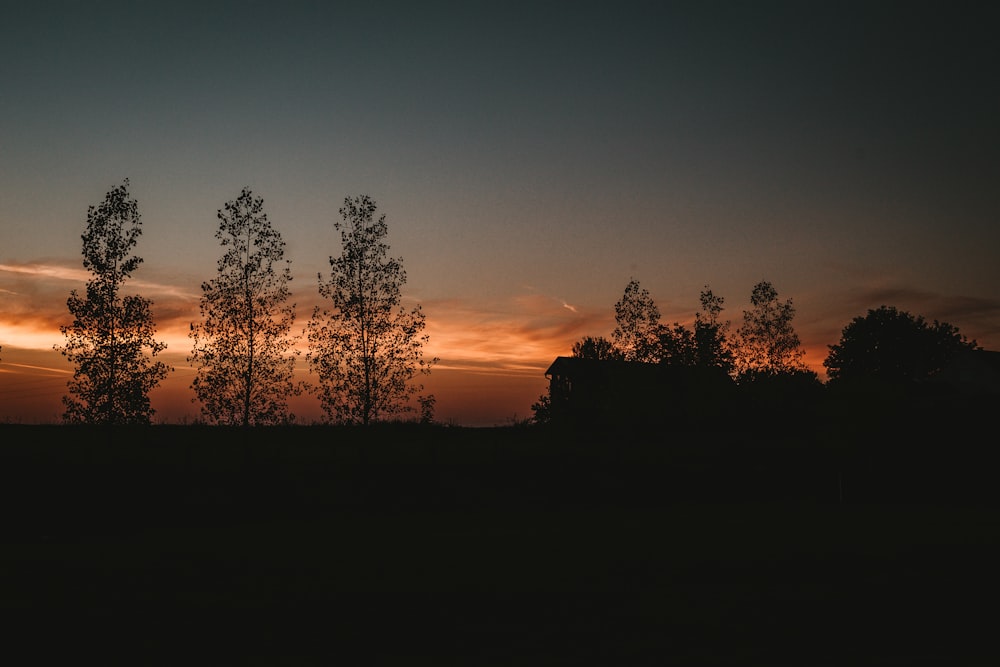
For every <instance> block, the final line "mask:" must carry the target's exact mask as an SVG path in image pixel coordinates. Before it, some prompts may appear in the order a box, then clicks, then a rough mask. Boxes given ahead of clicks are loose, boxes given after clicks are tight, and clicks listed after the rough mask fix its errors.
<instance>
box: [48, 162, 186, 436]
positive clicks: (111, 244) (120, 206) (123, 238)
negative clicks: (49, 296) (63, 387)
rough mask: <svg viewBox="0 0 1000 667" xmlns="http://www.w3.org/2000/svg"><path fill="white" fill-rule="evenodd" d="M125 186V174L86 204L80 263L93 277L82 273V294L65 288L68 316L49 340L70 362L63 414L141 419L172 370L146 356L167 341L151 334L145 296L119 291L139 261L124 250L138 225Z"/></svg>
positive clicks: (108, 420)
mask: <svg viewBox="0 0 1000 667" xmlns="http://www.w3.org/2000/svg"><path fill="white" fill-rule="evenodd" d="M128 187H129V182H128V179H125V181H124V182H123V183H122V185H120V186H117V187H114V188H112V189H111V190H110V191H109V192H108V193H107V194H106V195H105V197H104V201H103V202H102V203H101V204H100V205H99V206H97V207H94V206H91V207H89V208H88V210H87V231H86V233H85V234H84V235H83V236H82V238H83V267H84V268H85V269H87V270H88V271H90V272H91V273H92V274H93V278H91V279H90V280H88V281H87V293H86V296H82V297H81V296H80V295H79V294H78V293H77V291H76V290H73V291H72V292H70V296H69V299H68V300H67V302H66V305H67V306H68V308H69V312H70V313H71V314H72V315H73V323H72V324H71V325H69V326H62V327H60V331H61V332H62V333H63V335H64V336H65V337H66V344H65V345H62V346H60V345H56V346H55V349H56V350H57V351H59V352H61V353H62V355H63V356H64V357H66V359H67V360H69V361H70V363H72V364H75V366H76V370H75V371H74V373H73V379H72V380H70V381H69V383H68V389H69V392H70V394H69V395H66V396H64V397H63V404H64V405H65V406H66V411H65V413H64V414H63V419H64V420H66V421H67V422H77V423H87V424H148V423H150V420H151V418H152V416H153V414H154V412H155V411H154V410H153V409H152V407H150V403H149V392H150V390H152V389H153V388H155V387H156V386H157V385H159V383H160V382H161V381H162V380H163V379H164V378H165V377H166V376H167V373H168V372H170V371H171V370H173V369H171V368H170V367H168V366H167V365H166V364H164V363H162V362H159V361H153V360H152V357H153V356H155V355H156V354H158V353H159V352H162V351H163V350H164V349H166V347H167V346H166V344H165V343H162V342H159V341H156V340H154V338H153V336H154V334H155V327H154V325H153V317H152V314H151V313H150V305H151V304H152V301H150V300H149V299H145V298H143V297H141V296H136V295H123V294H122V288H123V286H124V284H125V282H126V281H127V280H128V279H129V278H130V277H131V276H132V273H133V272H134V271H135V270H136V269H137V268H138V266H139V264H141V263H142V258H141V257H137V256H135V255H131V254H130V253H131V252H132V249H133V248H134V247H135V245H136V242H137V241H138V238H139V236H140V234H141V233H142V227H141V220H140V216H139V205H138V202H136V200H135V199H132V197H131V196H129V191H128ZM147 351H148V355H147Z"/></svg>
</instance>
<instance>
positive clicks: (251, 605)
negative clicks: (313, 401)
mask: <svg viewBox="0 0 1000 667" xmlns="http://www.w3.org/2000/svg"><path fill="white" fill-rule="evenodd" d="M0 438H2V441H0V450H2V452H0V457H2V458H0V481H2V486H3V489H2V493H3V495H2V497H0V498H2V501H3V519H4V530H3V536H2V543H0V577H2V578H0V586H2V589H0V590H2V596H0V612H2V614H3V615H4V617H5V620H4V625H3V628H4V635H5V645H6V646H7V647H8V648H7V650H6V652H7V653H8V654H10V655H13V654H14V650H15V649H14V647H20V648H28V649H29V650H30V653H27V654H26V656H27V658H26V659H22V658H18V659H17V661H16V662H15V663H9V664H19V665H22V664H53V663H57V662H58V663H60V664H62V663H63V662H65V659H66V657H67V656H69V657H70V658H71V659H73V660H74V661H75V662H76V661H84V660H86V661H88V662H91V661H98V662H101V663H104V664H129V665H141V664H155V665H161V664H163V665H167V664H169V665H176V664H213V665H221V664H262V665H275V664H279V665H287V664H293V665H294V664H347V665H366V664H376V665H424V664H427V665H576V664H597V665H796V666H804V665H912V664H920V665H924V664H927V665H930V664H943V665H989V664H1000V645H998V640H996V639H995V619H996V612H995V607H996V603H997V599H998V596H997V594H998V593H1000V575H998V574H997V565H998V563H1000V521H998V519H1000V515H998V511H997V510H998V507H1000V502H998V500H1000V494H998V493H997V491H996V489H995V487H996V485H995V484H994V482H993V478H994V475H995V473H996V465H995V464H996V461H997V459H996V457H995V456H994V455H993V454H992V453H991V452H990V451H989V449H988V448H989V447H990V446H992V445H991V444H990V443H992V442H994V441H995V434H994V435H992V436H990V438H986V439H985V440H975V438H973V436H972V435H971V434H967V435H965V436H963V435H961V434H960V433H956V432H955V431H954V429H948V428H931V429H927V428H924V427H920V428H917V427H913V428H911V429H908V430H903V431H900V430H898V429H893V431H892V437H891V438H890V437H888V433H886V432H880V434H878V435H876V434H873V433H872V432H870V431H869V430H865V429H854V430H851V429H840V430H839V431H838V432H837V433H836V434H834V433H833V432H832V431H831V429H830V428H827V429H826V431H825V432H823V430H822V429H820V433H819V434H817V432H812V433H811V434H806V435H802V434H801V432H800V434H799V435H798V436H791V435H789V436H787V437H782V438H773V437H764V436H757V437H751V436H747V435H746V432H745V430H740V431H739V432H738V435H737V432H736V431H733V432H732V433H730V434H728V435H727V434H725V433H716V435H714V436H712V437H711V438H706V437H704V436H699V432H698V431H697V430H695V429H692V430H691V431H689V432H686V433H682V434H678V433H673V434H671V435H669V436H667V435H663V434H657V435H653V434H649V433H640V432H631V433H625V432H623V431H621V430H617V431H613V430H606V431H603V432H601V431H594V430H587V431H580V432H573V433H571V432H561V431H560V432H555V431H551V430H545V429H540V428H516V427H511V428H500V429H462V428H419V427H415V426H395V427H390V426H383V427H376V428H372V429H368V430H365V429H345V428H340V429H338V428H323V427H294V428H284V429H264V430H256V431H248V432H247V431H239V430H229V429H221V428H214V429H213V428H208V427H193V426H155V427H151V428H145V429H133V430H120V431H117V432H114V433H108V432H107V431H102V430H98V429H85V428H75V427H59V426H51V427H44V426H35V427H28V426H12V425H8V426H0ZM991 438H992V439H991ZM973 440H975V441H973Z"/></svg>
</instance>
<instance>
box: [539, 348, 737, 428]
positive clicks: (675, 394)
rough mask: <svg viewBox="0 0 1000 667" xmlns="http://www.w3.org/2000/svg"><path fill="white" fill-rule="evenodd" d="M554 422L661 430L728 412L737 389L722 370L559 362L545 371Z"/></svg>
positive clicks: (577, 360)
mask: <svg viewBox="0 0 1000 667" xmlns="http://www.w3.org/2000/svg"><path fill="white" fill-rule="evenodd" d="M545 377H546V378H547V379H548V380H549V398H550V400H551V418H552V421H553V422H571V423H577V424H594V425H616V424H639V425H642V424H646V425H654V424H657V425H664V424H670V423H687V422H689V421H691V420H693V419H703V418H706V417H709V416H711V415H713V414H717V413H720V412H721V411H722V410H724V409H726V408H727V406H728V403H729V399H730V398H731V395H732V391H733V389H734V388H735V384H734V383H733V381H732V379H731V378H730V377H729V375H728V374H727V373H726V372H725V371H724V370H722V369H721V368H716V367H702V366H675V365H667V364H650V363H643V362H637V361H621V360H603V359H602V360H598V359H582V358H579V357H557V358H556V359H555V361H553V362H552V364H551V365H550V366H549V367H548V369H547V370H546V371H545Z"/></svg>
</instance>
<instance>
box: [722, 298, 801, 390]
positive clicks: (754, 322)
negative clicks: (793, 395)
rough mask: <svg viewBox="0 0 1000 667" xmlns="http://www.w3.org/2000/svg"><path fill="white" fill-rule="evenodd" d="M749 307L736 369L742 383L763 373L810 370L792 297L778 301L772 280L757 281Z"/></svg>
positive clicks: (738, 333)
mask: <svg viewBox="0 0 1000 667" xmlns="http://www.w3.org/2000/svg"><path fill="white" fill-rule="evenodd" d="M750 304H751V308H750V310H746V311H744V312H743V325H742V326H741V327H740V329H739V331H738V332H737V348H736V355H735V368H736V372H737V374H738V377H739V378H740V381H741V382H744V381H747V380H755V379H757V378H759V377H761V376H768V375H780V374H787V373H793V372H800V371H804V372H809V371H808V368H807V367H806V365H805V363H804V362H803V361H802V357H803V356H804V355H805V350H803V349H802V348H801V347H800V343H799V336H798V334H796V333H795V329H794V328H793V327H792V319H793V318H794V317H795V308H794V307H793V306H792V300H791V299H786V300H785V301H779V300H778V291H777V290H776V289H774V287H773V286H772V285H771V283H769V282H767V281H762V282H759V283H757V284H756V285H755V286H754V288H753V292H752V294H751V296H750Z"/></svg>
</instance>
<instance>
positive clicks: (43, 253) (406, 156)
mask: <svg viewBox="0 0 1000 667" xmlns="http://www.w3.org/2000/svg"><path fill="white" fill-rule="evenodd" d="M990 10H991V7H990V3H984V2H975V3H969V4H966V3H962V2H952V3H947V4H944V3H934V4H932V3H919V2H870V1H869V2H856V3H855V2H838V3H820V2H767V1H763V2H752V3H750V2H711V1H707V2H682V3H672V2H649V3H645V2H627V1H626V2H616V3H590V2H525V3H521V2H505V3H479V2H455V3H437V2H421V3H400V2H393V3H377V2H363V3H340V2H296V1H295V0H283V1H282V2H252V1H248V2H239V3H237V2H222V1H218V2H208V3H189V2H169V3H163V2H156V3H154V2H128V3H125V2H100V1H97V2H32V3H27V2H21V3H13V2H8V3H4V5H3V8H2V20H0V346H2V348H3V349H2V351H0V421H13V422H29V423H37V422H55V421H58V420H59V418H60V415H61V414H62V406H61V403H60V398H61V396H62V395H63V394H64V393H65V386H66V380H67V379H68V378H69V377H70V374H71V372H72V367H71V366H70V365H69V364H68V363H67V362H66V360H65V359H63V358H62V357H61V356H60V355H59V353H58V352H55V351H54V350H53V346H54V345H59V344H61V343H62V342H64V338H63V336H62V335H61V334H60V331H59V327H60V325H65V324H69V323H70V321H71V318H70V316H69V312H68V310H67V308H66V299H67V297H68V296H69V292H70V290H72V289H78V290H82V289H83V287H84V284H85V281H86V280H87V278H88V275H87V273H86V272H85V271H84V270H83V266H82V255H81V238H80V236H81V234H82V233H83V232H84V230H85V227H86V214H87V208H88V207H89V206H91V205H97V204H99V203H100V202H101V201H102V200H103V198H104V195H105V193H106V192H107V191H108V190H110V189H111V188H112V187H114V186H116V185H118V184H120V183H121V182H122V181H123V179H125V178H128V179H129V181H130V191H131V194H132V196H133V197H135V198H136V199H137V200H138V203H139V209H140V213H141V215H142V230H143V232H142V236H141V237H140V239H139V243H138V245H137V247H136V249H135V251H136V254H138V255H139V256H140V257H142V258H143V260H144V262H143V264H142V266H141V267H140V269H139V270H138V271H137V272H136V273H135V275H134V278H133V280H132V281H130V283H129V289H130V290H133V291H135V292H137V293H141V294H142V295H143V296H146V297H148V298H150V299H152V300H153V315H154V317H155V318H156V325H157V338H158V339H160V340H163V341H165V342H166V343H167V344H168V348H167V350H166V351H165V352H164V353H162V354H161V355H160V358H162V359H164V360H165V361H167V362H168V363H170V364H171V365H172V366H173V368H174V372H173V373H172V374H171V375H170V376H169V377H168V379H167V380H166V381H165V382H164V384H163V385H162V386H161V387H160V388H158V389H156V390H154V392H153V394H152V395H151V398H152V402H153V407H154V408H155V409H156V410H157V414H156V417H155V418H154V420H155V421H158V422H180V421H185V420H191V419H194V418H195V417H197V415H198V406H197V404H194V403H192V400H191V399H192V397H193V393H192V392H191V391H190V389H189V385H190V381H191V378H192V377H193V375H194V372H195V371H194V369H193V368H192V367H191V366H190V365H189V364H188V362H187V356H188V355H189V354H190V350H191V340H190V339H189V338H188V335H187V334H188V331H189V328H190V323H191V322H192V321H197V319H198V317H199V315H198V300H199V296H200V293H201V292H200V285H201V283H202V282H203V281H205V280H208V279H210V278H211V277H212V276H213V274H214V272H215V264H216V261H217V259H218V257H219V256H220V254H221V248H220V246H219V245H218V242H217V240H216V239H215V238H214V233H215V230H216V228H217V224H218V220H217V218H216V212H217V211H218V209H220V208H222V207H223V206H224V204H225V202H227V201H229V200H232V199H235V198H236V197H237V196H238V195H239V192H240V190H241V189H242V188H243V187H244V186H247V187H250V188H251V189H252V190H253V192H254V194H256V195H258V196H260V197H262V198H263V199H264V207H265V211H266V212H267V214H268V217H269V219H270V220H271V222H272V224H273V225H274V227H275V228H276V229H277V231H278V232H279V233H280V234H281V235H282V238H283V239H284V241H285V242H286V258H287V259H289V260H291V263H292V264H291V268H292V274H293V276H294V279H293V282H292V285H291V286H292V291H293V299H294V301H295V303H296V311H297V313H298V320H297V323H296V328H297V329H301V328H302V327H304V325H305V322H306V320H307V318H308V315H309V313H310V312H311V311H312V307H313V306H314V305H316V304H318V303H321V300H320V297H319V295H318V292H317V274H318V273H320V272H323V273H324V274H327V275H328V268H329V264H328V260H329V257H330V256H331V255H339V253H340V246H339V235H338V234H337V233H336V231H335V230H334V227H333V223H334V221H336V220H338V219H339V215H338V209H339V208H340V207H341V206H342V205H343V202H344V199H345V197H350V196H356V195H359V194H368V195H370V196H371V197H372V198H373V199H374V200H375V201H376V203H377V204H378V207H379V212H380V213H381V214H384V215H385V216H386V220H387V223H388V226H389V236H388V239H387V240H388V243H389V244H390V247H391V254H392V255H393V256H396V257H401V258H402V260H403V266H404V268H405V270H406V272H407V275H408V282H407V283H406V286H405V288H404V300H405V303H406V304H410V305H413V304H417V303H419V304H420V305H421V306H422V308H423V311H424V313H425V315H426V317H427V329H426V333H428V334H429V336H430V341H429V343H428V345H427V347H426V353H427V355H428V356H430V357H438V358H439V359H440V361H439V362H438V364H437V365H436V366H435V367H434V370H433V371H432V373H431V375H430V376H428V377H427V378H425V381H424V382H425V386H426V389H427V391H430V392H433V393H434V394H435V396H436V397H437V418H438V419H439V420H440V421H443V422H446V423H453V424H461V425H469V426H485V425H494V424H505V423H510V422H511V421H514V420H517V419H523V418H525V417H528V416H530V414H531V410H530V405H531V403H532V402H534V401H535V400H537V398H538V396H539V395H540V394H542V393H543V392H545V391H546V388H547V381H546V379H545V377H544V372H545V369H546V368H547V366H548V365H549V364H550V363H551V362H552V360H553V359H554V358H555V357H556V356H559V355H568V354H569V353H570V349H571V347H572V344H573V343H574V342H575V341H577V340H579V339H580V338H582V337H583V336H587V335H593V336H600V335H603V336H608V335H610V333H611V331H612V329H613V328H614V325H615V323H614V304H615V302H616V301H617V300H618V299H620V298H621V296H622V293H623V292H624V288H625V286H626V284H627V283H628V281H629V280H631V279H636V280H638V281H639V282H640V285H641V286H642V287H644V288H646V289H647V290H649V292H650V294H651V295H652V297H653V298H654V300H655V301H656V303H657V305H658V307H659V309H660V311H661V314H662V319H663V321H664V322H665V323H672V322H674V321H677V322H681V323H690V322H692V321H693V319H694V314H695V312H696V311H697V310H698V307H699V303H698V296H699V293H700V292H701V290H702V289H703V288H704V287H705V286H706V285H707V286H709V287H710V288H711V289H712V290H713V292H714V293H715V294H717V295H720V296H722V297H723V298H724V299H725V308H726V310H725V311H724V312H723V318H725V319H729V320H730V321H732V322H733V325H734V327H735V326H738V324H739V322H740V320H741V318H742V312H743V310H745V309H747V308H749V300H750V293H751V290H752V289H753V286H754V285H755V284H756V283H758V282H759V281H761V280H768V281H770V282H771V283H772V285H773V286H774V287H775V288H776V289H777V291H778V295H779V298H780V299H782V300H784V299H786V298H791V299H792V301H793V304H794V306H795V309H796V315H795V319H794V321H793V325H794V326H795V329H796V331H797V333H798V334H799V336H800V338H801V340H802V343H803V347H804V349H805V351H806V357H805V359H806V362H807V363H808V364H809V365H810V366H811V367H812V368H813V369H814V370H816V371H817V372H818V373H819V374H820V377H821V378H825V373H824V369H823V367H822V361H823V359H824V358H825V357H826V354H827V352H828V347H827V346H829V345H832V344H834V343H836V342H838V340H839V338H840V335H841V332H842V330H843V328H844V327H845V326H846V325H847V324H848V323H849V322H850V320H851V319H852V318H854V317H857V316H863V315H864V314H865V313H866V312H867V310H868V309H871V308H877V307H879V306H881V305H892V306H895V307H897V308H900V309H902V310H906V311H908V312H910V313H912V314H914V315H922V316H924V317H926V318H927V319H928V320H933V319H938V320H941V321H946V322H949V323H950V324H952V325H954V326H956V327H958V328H959V330H960V331H961V332H962V333H963V334H965V335H966V336H967V337H968V338H970V339H975V340H976V341H977V342H978V343H979V344H980V345H981V346H983V347H986V348H988V349H1000V261H998V260H1000V215H998V214H1000V187H998V185H997V184H998V182H1000V178H998V177H1000V161H998V160H1000V150H998V149H1000V122H998V119H1000V76H998V73H1000V42H998V41H997V40H996V38H995V33H994V31H995V25H996V22H995V20H994V19H995V17H993V16H990V14H989V12H990ZM303 345H304V344H303ZM302 373H303V378H304V379H309V376H308V375H307V374H305V366H304V364H302ZM312 379H313V380H315V378H314V377H313V378H312ZM293 407H294V409H295V411H296V414H297V415H298V416H299V418H300V420H303V421H309V420H314V419H319V418H320V416H321V413H320V409H319V404H318V400H317V399H315V397H311V398H310V397H303V398H302V399H301V400H299V401H298V402H297V403H296V404H295V405H294V406H293Z"/></svg>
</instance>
